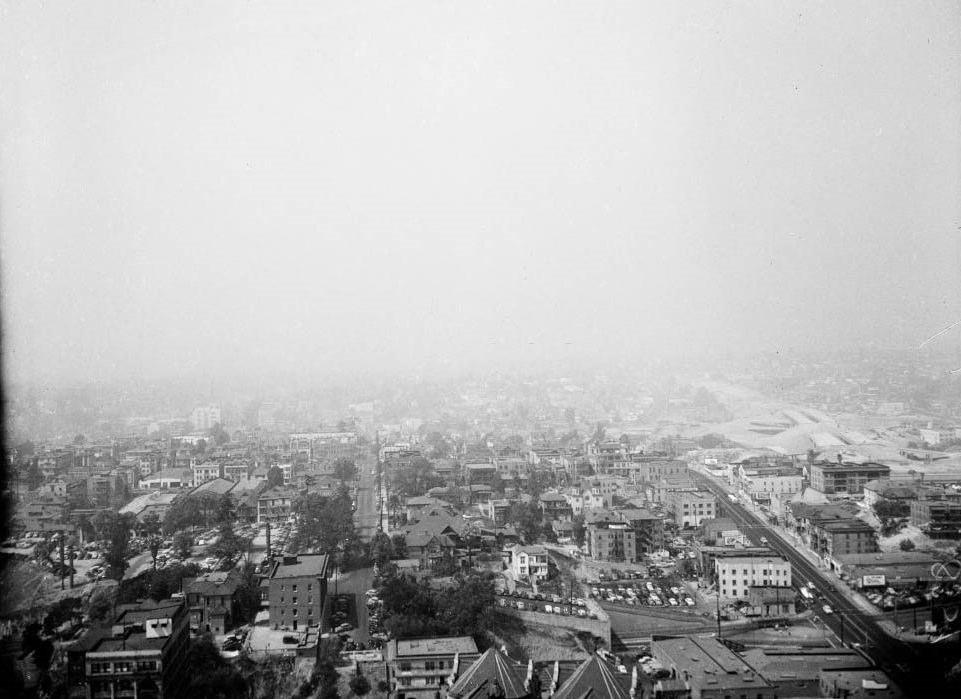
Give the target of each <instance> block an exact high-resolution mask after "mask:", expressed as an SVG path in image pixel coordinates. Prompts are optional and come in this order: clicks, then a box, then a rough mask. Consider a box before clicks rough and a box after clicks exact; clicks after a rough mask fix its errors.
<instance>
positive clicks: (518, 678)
mask: <svg viewBox="0 0 961 699" xmlns="http://www.w3.org/2000/svg"><path fill="white" fill-rule="evenodd" d="M526 679H527V668H526V667H524V666H523V665H518V664H517V663H513V662H511V661H510V660H509V659H507V658H506V657H504V655H503V653H501V652H500V651H498V650H496V649H494V648H491V649H490V650H488V651H486V652H485V653H484V654H483V655H482V656H481V657H479V658H478V659H477V660H475V661H474V664H473V665H471V666H470V667H469V668H467V670H466V671H465V672H464V674H463V675H461V676H460V677H459V678H458V679H457V681H456V682H454V684H453V686H452V687H451V688H450V689H448V690H447V695H448V696H450V697H454V698H455V699H461V698H463V699H467V698H468V697H475V696H478V695H477V692H478V690H480V689H481V688H486V689H487V692H486V693H485V694H483V695H480V696H487V695H489V694H490V690H491V689H493V687H494V685H495V682H496V683H497V684H498V685H500V688H501V689H502V690H503V694H501V695H499V696H502V697H504V699H521V697H526V696H527V695H528V692H527V689H525V687H524V683H525V680H526Z"/></svg>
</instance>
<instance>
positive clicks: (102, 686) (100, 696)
mask: <svg viewBox="0 0 961 699" xmlns="http://www.w3.org/2000/svg"><path fill="white" fill-rule="evenodd" d="M187 627H188V619H187V610H186V607H185V605H184V601H183V600H180V599H168V600H162V601H160V602H153V601H151V600H147V601H141V602H138V603H137V604H130V605H122V606H121V607H120V608H119V614H118V615H117V617H116V619H115V620H114V623H113V625H112V626H111V627H110V628H105V629H91V630H89V631H87V633H86V634H84V636H83V637H82V638H81V639H80V640H79V641H77V642H76V643H74V644H73V645H72V646H70V647H69V648H68V650H67V684H68V694H69V697H70V698H71V699H81V698H82V699H107V698H109V699H167V698H168V697H171V698H173V697H177V696H179V695H180V694H181V693H182V689H183V687H184V685H185V683H186V680H187V678H186V677H185V675H184V664H185V660H186V654H187V646H188V643H189V632H188V628H187Z"/></svg>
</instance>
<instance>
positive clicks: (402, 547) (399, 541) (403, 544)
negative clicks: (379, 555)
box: [390, 534, 407, 558]
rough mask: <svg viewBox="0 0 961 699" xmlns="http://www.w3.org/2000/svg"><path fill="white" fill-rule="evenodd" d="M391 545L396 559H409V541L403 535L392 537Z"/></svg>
mask: <svg viewBox="0 0 961 699" xmlns="http://www.w3.org/2000/svg"><path fill="white" fill-rule="evenodd" d="M390 543H391V549H393V552H394V558H407V539H405V538H404V535H403V534H394V535H393V536H392V537H390Z"/></svg>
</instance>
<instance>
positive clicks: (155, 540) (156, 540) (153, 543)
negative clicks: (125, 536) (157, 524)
mask: <svg viewBox="0 0 961 699" xmlns="http://www.w3.org/2000/svg"><path fill="white" fill-rule="evenodd" d="M148 545H149V547H150V557H151V558H152V559H153V569H154V570H155V571H156V570H157V554H158V553H160V537H159V536H152V537H150V543H149V544H148Z"/></svg>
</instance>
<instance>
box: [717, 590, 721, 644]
mask: <svg viewBox="0 0 961 699" xmlns="http://www.w3.org/2000/svg"><path fill="white" fill-rule="evenodd" d="M717 640H718V641H720V640H721V591H720V590H718V591H717Z"/></svg>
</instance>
